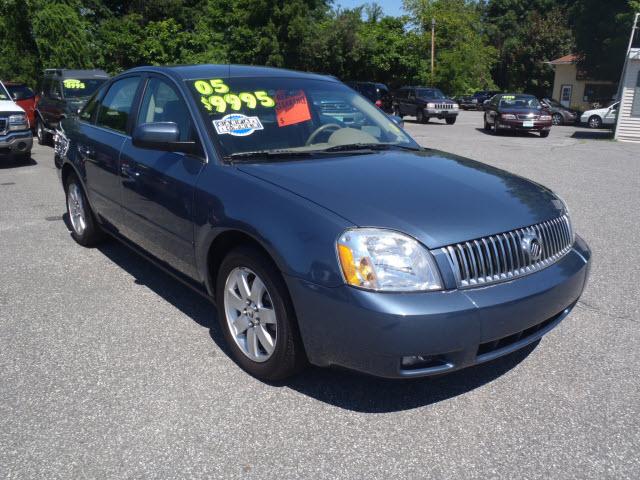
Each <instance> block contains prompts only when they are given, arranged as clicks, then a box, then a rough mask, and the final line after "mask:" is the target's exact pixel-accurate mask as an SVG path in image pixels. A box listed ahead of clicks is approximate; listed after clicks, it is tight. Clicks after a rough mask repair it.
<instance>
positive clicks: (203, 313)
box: [65, 214, 537, 413]
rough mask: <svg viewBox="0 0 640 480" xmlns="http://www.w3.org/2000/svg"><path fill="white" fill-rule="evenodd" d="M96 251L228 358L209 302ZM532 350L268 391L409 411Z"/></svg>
mask: <svg viewBox="0 0 640 480" xmlns="http://www.w3.org/2000/svg"><path fill="white" fill-rule="evenodd" d="M65 216H66V214H65ZM97 249H98V250H99V251H100V252H101V253H102V254H104V255H105V256H106V257H107V258H109V260H111V261H112V262H114V263H115V264H116V265H118V266H119V267H120V268H122V269H123V270H125V271H126V272H127V273H129V274H130V275H131V276H133V277H134V279H135V280H134V281H135V283H136V284H138V285H145V286H146V287H148V288H149V289H151V290H152V291H153V292H154V293H156V294H157V295H158V296H160V297H162V298H163V299H164V300H166V301H167V302H169V303H171V304H172V305H173V306H174V307H176V308H177V309H178V310H180V311H181V312H182V313H184V314H185V315H187V316H188V317H189V318H191V319H192V320H193V321H194V322H196V323H197V324H198V325H201V326H202V327H205V328H208V329H209V334H210V336H211V338H212V340H213V341H214V342H215V343H216V345H217V346H218V347H219V348H220V350H222V351H223V352H224V353H225V354H226V355H228V356H230V352H229V350H228V348H227V345H226V343H225V340H224V337H223V334H222V331H221V329H220V326H219V324H218V321H217V315H216V311H215V307H214V305H213V304H212V303H211V302H210V301H209V300H207V299H206V298H204V297H203V296H202V295H200V294H198V293H197V292H195V291H194V290H192V289H191V288H189V287H187V286H186V285H184V284H182V283H181V282H179V281H178V280H176V279H174V278H173V277H172V276H171V275H169V274H168V273H166V272H165V271H164V270H162V269H160V268H159V267H157V266H156V265H154V264H152V263H151V262H149V261H148V260H147V259H145V258H143V257H142V256H141V255H139V254H138V253H136V252H134V251H133V250H131V249H130V248H129V247H127V246H126V245H124V244H122V243H120V242H118V241H116V240H110V241H107V242H105V243H103V244H101V245H100V246H98V247H97ZM536 345H537V343H534V344H532V345H529V346H528V347H526V348H524V349H522V350H520V351H518V352H515V353H513V354H511V355H507V356H505V357H502V358H500V359H498V360H494V361H492V362H488V363H486V364H482V365H478V366H475V367H470V368H467V369H464V370H460V371H458V372H453V373H451V374H448V375H441V376H438V377H431V378H419V379H407V380H388V379H382V378H376V377H371V376H368V375H364V374H360V373H357V372H351V371H347V370H343V369H338V368H318V367H313V366H310V367H309V368H307V369H306V370H304V371H303V372H302V373H300V374H298V375H297V376H295V377H293V378H292V379H289V380H287V381H284V382H279V383H275V384H273V383H270V384H269V385H270V386H271V387H273V388H290V389H292V390H295V391H297V392H300V393H301V394H303V395H307V396H309V397H312V398H315V399H316V400H319V401H321V402H324V403H327V404H330V405H333V406H336V407H339V408H343V409H346V410H353V411H358V412H370V413H382V412H394V411H401V410H409V409H413V408H418V407H423V406H427V405H430V404H433V403H437V402H441V401H443V400H447V399H449V398H453V397H456V396H458V395H462V394H464V393H466V392H469V391H470V390H473V389H476V388H478V387H481V386H482V385H485V384H487V383H489V382H491V381H493V380H494V379H496V378H498V377H500V376H501V375H503V374H505V373H506V372H508V371H509V370H511V369H513V368H514V367H515V366H516V365H518V364H519V363H520V362H521V361H523V360H524V359H525V358H526V357H527V356H528V355H529V354H530V353H531V352H532V351H533V350H534V349H535V347H536ZM238 368H239V367H238ZM245 375H248V374H245Z"/></svg>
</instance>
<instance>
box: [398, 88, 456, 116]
mask: <svg viewBox="0 0 640 480" xmlns="http://www.w3.org/2000/svg"><path fill="white" fill-rule="evenodd" d="M392 107H393V114H394V115H396V116H398V117H400V118H402V117H404V116H405V115H413V116H415V117H416V120H417V121H418V123H426V122H428V121H429V120H430V119H432V118H438V119H440V120H445V121H446V122H447V125H453V124H454V123H456V119H457V118H458V113H459V108H460V107H459V106H458V104H457V103H456V102H454V101H453V100H451V99H449V98H447V97H446V96H445V95H444V93H442V92H441V91H440V90H439V89H437V88H430V87H402V88H400V89H399V90H397V91H396V92H395V93H394V94H393V100H392Z"/></svg>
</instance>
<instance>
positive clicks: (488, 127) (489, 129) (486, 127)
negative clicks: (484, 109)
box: [484, 113, 491, 132]
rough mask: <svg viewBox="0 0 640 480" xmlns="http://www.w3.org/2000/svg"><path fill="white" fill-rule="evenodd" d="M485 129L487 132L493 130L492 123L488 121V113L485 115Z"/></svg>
mask: <svg viewBox="0 0 640 480" xmlns="http://www.w3.org/2000/svg"><path fill="white" fill-rule="evenodd" d="M484 129H485V131H487V132H489V131H491V124H490V123H489V122H487V114H486V113H485V115H484Z"/></svg>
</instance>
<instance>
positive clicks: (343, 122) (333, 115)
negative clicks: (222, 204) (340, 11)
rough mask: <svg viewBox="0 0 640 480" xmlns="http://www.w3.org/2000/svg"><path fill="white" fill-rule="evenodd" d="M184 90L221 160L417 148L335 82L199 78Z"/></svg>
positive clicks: (380, 114) (377, 112)
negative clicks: (198, 111) (196, 107)
mask: <svg viewBox="0 0 640 480" xmlns="http://www.w3.org/2000/svg"><path fill="white" fill-rule="evenodd" d="M187 86H188V88H189V89H190V91H191V93H192V94H193V96H194V97H195V99H196V101H197V103H198V105H199V106H200V108H201V111H202V114H203V115H204V117H205V119H206V121H207V123H208V125H209V127H208V128H209V129H210V130H209V131H210V135H211V136H212V138H213V139H214V141H215V142H216V143H217V144H218V145H219V147H220V149H221V150H222V153H223V155H224V156H225V157H229V156H233V155H235V156H236V157H239V156H241V154H243V155H242V156H249V155H248V153H256V154H259V153H275V154H284V153H297V154H310V153H313V152H322V151H325V152H326V151H347V150H348V148H345V147H349V146H353V148H354V149H357V148H363V146H368V147H371V148H380V147H383V146H385V147H389V148H392V147H399V148H412V149H419V148H420V147H419V146H418V145H417V144H416V143H415V142H414V141H413V140H412V139H411V138H410V137H409V136H408V135H407V134H406V133H404V132H403V131H402V129H401V128H399V127H398V126H397V125H396V124H395V123H394V122H392V121H391V120H390V119H389V117H388V116H387V115H386V114H385V113H383V112H382V111H380V109H379V108H377V107H375V106H374V105H373V104H372V103H371V102H370V101H368V100H366V99H365V98H364V97H362V96H361V95H360V94H358V93H356V92H355V91H353V90H352V89H350V88H348V87H347V86H346V85H343V84H342V83H338V82H335V81H330V80H315V79H301V78H284V77H235V78H224V79H223V78H203V79H194V80H187ZM330 149H331V150H330Z"/></svg>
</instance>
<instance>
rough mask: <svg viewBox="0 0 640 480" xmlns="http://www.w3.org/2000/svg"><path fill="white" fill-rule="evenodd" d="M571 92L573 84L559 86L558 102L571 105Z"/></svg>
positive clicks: (566, 105)
mask: <svg viewBox="0 0 640 480" xmlns="http://www.w3.org/2000/svg"><path fill="white" fill-rule="evenodd" d="M572 93H573V85H562V87H561V88H560V103H561V104H562V105H563V106H564V107H567V108H569V107H570V106H571V94H572Z"/></svg>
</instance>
